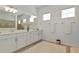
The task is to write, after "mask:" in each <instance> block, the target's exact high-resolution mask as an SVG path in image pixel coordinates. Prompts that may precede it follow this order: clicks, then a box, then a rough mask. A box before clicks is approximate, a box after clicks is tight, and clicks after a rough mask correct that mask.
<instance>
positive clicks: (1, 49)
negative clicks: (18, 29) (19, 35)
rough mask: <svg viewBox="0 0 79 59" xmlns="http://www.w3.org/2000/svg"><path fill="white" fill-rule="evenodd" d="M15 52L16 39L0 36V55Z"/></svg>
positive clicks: (9, 36)
mask: <svg viewBox="0 0 79 59" xmlns="http://www.w3.org/2000/svg"><path fill="white" fill-rule="evenodd" d="M15 50H16V39H15V37H14V36H11V35H6V36H0V53H8V52H13V51H15Z"/></svg>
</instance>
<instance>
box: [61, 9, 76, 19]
mask: <svg viewBox="0 0 79 59" xmlns="http://www.w3.org/2000/svg"><path fill="white" fill-rule="evenodd" d="M61 15H62V18H69V17H75V8H69V9H65V10H62V14H61Z"/></svg>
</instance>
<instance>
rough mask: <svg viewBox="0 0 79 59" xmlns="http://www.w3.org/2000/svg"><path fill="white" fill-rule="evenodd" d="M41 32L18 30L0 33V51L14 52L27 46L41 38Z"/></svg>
mask: <svg viewBox="0 0 79 59" xmlns="http://www.w3.org/2000/svg"><path fill="white" fill-rule="evenodd" d="M40 35H41V32H39V31H32V32H19V33H17V32H16V33H7V34H2V35H0V53H1V52H2V53H3V52H4V53H9V52H14V51H16V50H18V49H21V48H23V47H25V46H28V45H30V44H32V43H34V42H36V41H38V40H40V38H41V36H40Z"/></svg>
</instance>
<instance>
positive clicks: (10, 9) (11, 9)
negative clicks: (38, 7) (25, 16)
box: [4, 7, 18, 13]
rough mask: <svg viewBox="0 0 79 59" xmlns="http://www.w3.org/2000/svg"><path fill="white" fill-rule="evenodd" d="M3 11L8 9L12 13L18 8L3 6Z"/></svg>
mask: <svg viewBox="0 0 79 59" xmlns="http://www.w3.org/2000/svg"><path fill="white" fill-rule="evenodd" d="M4 9H5V11H8V12H12V13H17V12H18V10H16V9H15V8H12V7H4Z"/></svg>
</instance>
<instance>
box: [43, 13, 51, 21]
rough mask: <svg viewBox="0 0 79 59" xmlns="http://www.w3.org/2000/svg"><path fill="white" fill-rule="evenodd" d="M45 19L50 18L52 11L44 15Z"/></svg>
mask: <svg viewBox="0 0 79 59" xmlns="http://www.w3.org/2000/svg"><path fill="white" fill-rule="evenodd" d="M43 20H45V21H46V20H50V13H47V14H44V15H43Z"/></svg>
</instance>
